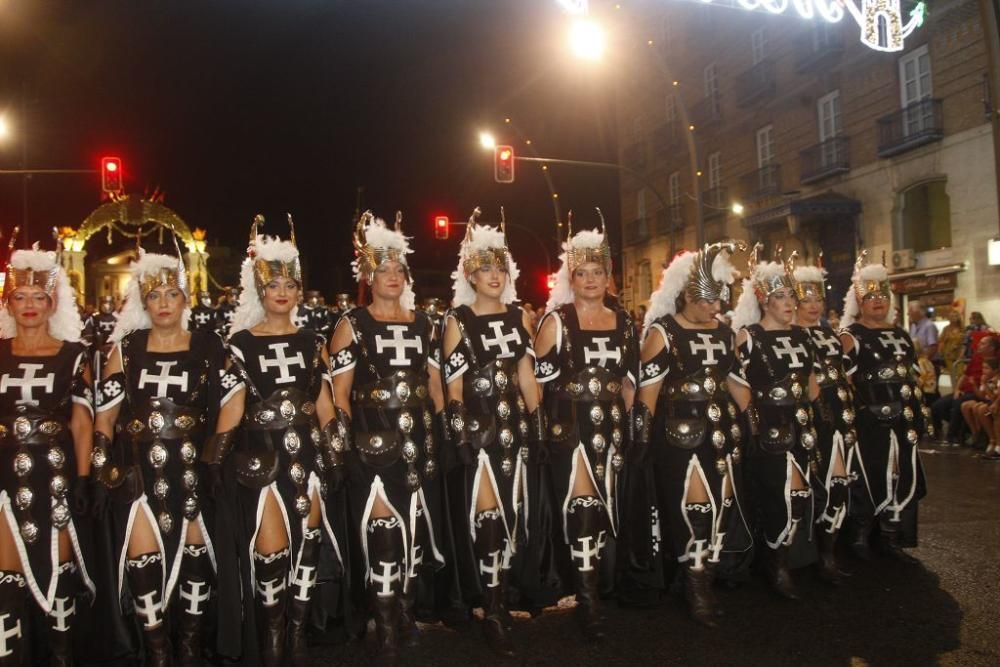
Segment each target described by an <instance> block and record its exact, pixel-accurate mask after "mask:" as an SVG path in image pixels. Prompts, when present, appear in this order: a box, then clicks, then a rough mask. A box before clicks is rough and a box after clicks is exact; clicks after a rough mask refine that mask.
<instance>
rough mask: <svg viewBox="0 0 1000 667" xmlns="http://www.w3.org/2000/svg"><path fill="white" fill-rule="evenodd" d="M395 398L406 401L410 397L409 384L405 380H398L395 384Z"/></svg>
mask: <svg viewBox="0 0 1000 667" xmlns="http://www.w3.org/2000/svg"><path fill="white" fill-rule="evenodd" d="M396 398H398V399H399V400H401V401H403V402H406V401H407V400H408V399H409V398H410V385H408V384H406V383H405V382H399V383H397V384H396Z"/></svg>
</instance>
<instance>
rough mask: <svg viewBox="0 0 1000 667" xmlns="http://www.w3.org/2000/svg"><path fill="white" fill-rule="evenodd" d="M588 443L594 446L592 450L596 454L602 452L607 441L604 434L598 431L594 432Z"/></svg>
mask: <svg viewBox="0 0 1000 667" xmlns="http://www.w3.org/2000/svg"><path fill="white" fill-rule="evenodd" d="M590 444H592V445H593V446H594V451H595V452H597V453H598V454H603V453H604V450H605V448H607V446H608V443H607V441H606V440H605V439H604V436H603V435H601V434H600V433H595V434H594V437H593V438H591V439H590Z"/></svg>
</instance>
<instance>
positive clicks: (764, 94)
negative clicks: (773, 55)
mask: <svg viewBox="0 0 1000 667" xmlns="http://www.w3.org/2000/svg"><path fill="white" fill-rule="evenodd" d="M777 82H778V78H777V75H776V69H775V67H774V61H773V60H762V61H761V62H759V63H757V64H756V65H754V66H753V67H751V68H750V69H748V70H746V71H745V72H743V73H741V74H740V75H739V76H738V77H736V103H737V104H739V105H740V106H749V105H750V104H753V103H754V102H756V101H758V100H762V99H766V98H768V97H772V96H774V93H775V92H776V91H777V89H778V86H777Z"/></svg>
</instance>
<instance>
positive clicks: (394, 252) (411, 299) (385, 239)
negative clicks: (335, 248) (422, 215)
mask: <svg viewBox="0 0 1000 667" xmlns="http://www.w3.org/2000/svg"><path fill="white" fill-rule="evenodd" d="M411 252H413V251H412V250H410V241H409V239H408V238H406V236H404V235H403V214H402V213H401V212H400V211H396V223H395V225H393V228H392V229H389V227H388V226H387V225H386V224H385V221H384V220H382V219H381V218H376V217H375V216H374V215H372V212H371V211H365V212H364V213H362V214H361V217H360V218H359V219H358V224H357V226H356V227H355V228H354V261H353V262H351V268H352V269H354V279H355V280H357V281H358V282H361V281H362V280H363V281H365V282H366V283H368V284H369V285H371V283H372V281H373V279H374V277H375V271H376V270H377V269H378V267H380V266H382V265H383V264H385V263H386V262H399V263H400V264H401V265H402V266H403V269H404V270H405V271H406V287H405V288H404V289H403V295H402V297H401V303H402V305H403V307H404V308H407V309H409V310H412V309H413V308H414V306H415V304H416V297H415V296H414V294H413V274H411V273H410V266H409V264H407V263H406V256H407V255H408V254H410V253H411Z"/></svg>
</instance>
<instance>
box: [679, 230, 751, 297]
mask: <svg viewBox="0 0 1000 667" xmlns="http://www.w3.org/2000/svg"><path fill="white" fill-rule="evenodd" d="M737 250H746V243H744V242H743V241H720V242H718V243H712V244H711V245H706V246H705V247H704V248H703V249H702V250H700V251H699V252H698V254H697V255H696V256H695V259H694V263H693V264H691V273H690V275H689V277H688V283H687V287H685V292H686V294H687V297H688V300H689V301H697V300H699V299H704V300H705V301H729V296H730V291H729V282H727V281H725V280H717V279H716V278H715V275H714V272H713V270H712V269H713V266H714V264H715V258H716V257H718V256H719V253H721V252H724V251H725V252H728V253H729V254H730V255H732V254H734V253H735V252H736V251H737Z"/></svg>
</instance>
